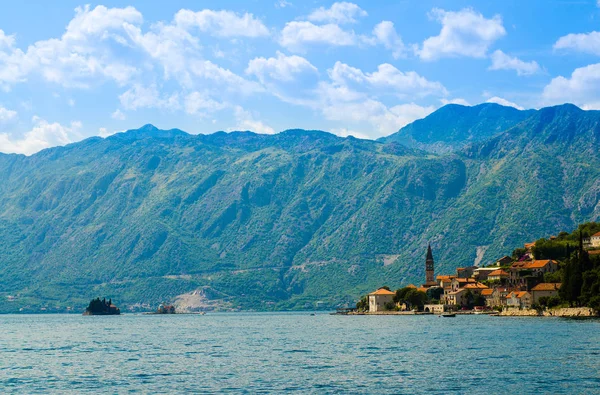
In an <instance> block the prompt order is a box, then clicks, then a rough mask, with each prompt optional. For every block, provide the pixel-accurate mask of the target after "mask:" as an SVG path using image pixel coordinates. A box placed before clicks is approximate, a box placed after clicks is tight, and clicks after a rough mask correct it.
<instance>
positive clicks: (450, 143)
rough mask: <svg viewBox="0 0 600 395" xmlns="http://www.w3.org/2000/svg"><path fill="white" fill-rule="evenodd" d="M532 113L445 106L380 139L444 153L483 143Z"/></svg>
mask: <svg viewBox="0 0 600 395" xmlns="http://www.w3.org/2000/svg"><path fill="white" fill-rule="evenodd" d="M533 113H535V111H534V110H526V111H522V110H517V109H516V108H513V107H504V106H501V105H499V104H495V103H483V104H479V105H476V106H472V107H469V106H462V105H459V104H448V105H446V106H444V107H442V108H440V109H439V110H437V111H436V112H434V113H433V114H431V115H429V116H428V117H426V118H424V119H419V120H417V121H415V122H413V123H411V124H408V125H406V126H405V127H403V128H402V129H400V130H399V131H398V132H397V133H394V134H392V135H390V136H387V137H383V138H381V139H380V140H381V141H384V142H397V143H400V144H403V145H405V146H407V147H412V148H419V149H422V150H425V151H429V152H435V153H438V154H445V153H449V152H452V151H456V150H457V149H460V148H463V147H464V146H465V145H467V144H469V143H476V142H481V141H484V140H487V139H488V138H490V137H493V136H495V135H497V134H499V133H501V132H503V131H505V130H507V129H510V128H511V127H513V126H515V125H517V124H518V123H519V122H522V121H524V120H525V119H527V118H529V117H530V116H531V115H533Z"/></svg>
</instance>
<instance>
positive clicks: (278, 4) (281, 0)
mask: <svg viewBox="0 0 600 395" xmlns="http://www.w3.org/2000/svg"><path fill="white" fill-rule="evenodd" d="M599 1H600V0H599ZM291 5H292V3H290V2H289V1H285V0H279V1H277V2H275V8H285V7H289V6H291Z"/></svg>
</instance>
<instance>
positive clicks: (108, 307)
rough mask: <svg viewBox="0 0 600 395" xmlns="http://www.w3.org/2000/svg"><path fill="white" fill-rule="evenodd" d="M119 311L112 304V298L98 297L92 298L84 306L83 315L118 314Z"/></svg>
mask: <svg viewBox="0 0 600 395" xmlns="http://www.w3.org/2000/svg"><path fill="white" fill-rule="evenodd" d="M119 314H121V311H120V310H119V308H118V307H117V306H115V305H113V304H112V300H111V299H109V300H108V302H107V301H106V299H102V300H100V298H96V299H92V301H91V302H90V304H89V305H88V307H86V309H85V312H84V313H83V315H119Z"/></svg>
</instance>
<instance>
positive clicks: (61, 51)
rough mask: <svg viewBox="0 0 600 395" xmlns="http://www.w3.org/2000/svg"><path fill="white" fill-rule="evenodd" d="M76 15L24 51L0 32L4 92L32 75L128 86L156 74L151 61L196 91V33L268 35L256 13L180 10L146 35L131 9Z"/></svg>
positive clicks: (76, 83)
mask: <svg viewBox="0 0 600 395" xmlns="http://www.w3.org/2000/svg"><path fill="white" fill-rule="evenodd" d="M75 11H76V14H75V16H74V18H73V19H72V20H71V21H70V22H69V24H68V26H67V27H66V29H65V32H64V34H63V35H62V36H61V37H60V38H53V39H48V40H42V41H38V42H36V43H34V44H33V45H31V46H29V47H28V48H27V50H26V51H25V52H24V51H23V50H21V49H19V48H17V47H16V46H15V45H16V40H15V37H14V36H10V35H6V34H5V33H4V32H3V31H1V30H0V88H2V89H4V90H7V89H9V88H10V87H11V86H12V85H14V84H16V83H19V82H23V81H26V80H27V79H28V77H29V76H31V75H33V74H35V75H39V76H41V77H42V78H43V79H44V80H46V81H49V82H53V83H56V84H60V85H63V86H65V87H76V88H88V87H90V86H93V85H98V84H100V83H102V82H104V81H105V80H108V81H114V82H115V83H117V84H118V85H119V86H127V85H131V84H133V83H137V82H139V81H141V80H143V79H142V78H141V74H145V73H152V72H153V69H154V64H153V62H158V63H159V65H160V66H162V67H163V71H164V77H165V78H166V79H169V78H171V77H175V78H176V79H177V81H178V82H179V83H181V84H182V85H183V86H185V87H188V88H193V87H194V85H195V84H196V85H197V84H202V81H196V79H195V78H194V77H195V75H194V73H192V72H191V71H190V67H192V66H191V63H192V62H193V61H196V62H197V61H199V60H203V57H202V54H201V52H200V50H201V45H200V41H199V38H198V37H197V36H196V35H194V32H195V31H201V32H206V33H207V34H210V35H213V36H216V37H227V38H231V37H238V36H242V37H259V36H266V35H269V30H268V29H267V28H266V26H265V25H264V24H263V23H262V22H261V21H260V20H258V19H256V18H255V17H254V16H253V15H252V14H247V13H246V14H243V15H238V14H236V13H234V12H231V11H225V10H222V11H213V10H202V11H198V12H193V11H189V10H180V11H179V12H177V14H175V16H174V19H173V21H172V22H171V23H163V22H159V23H155V24H152V25H150V30H149V31H148V32H144V31H142V23H143V17H142V14H141V13H140V12H139V11H137V10H136V9H135V8H133V7H125V8H107V7H104V6H97V7H95V8H93V9H92V8H90V7H89V6H85V7H84V8H81V7H80V8H77V9H76V10H75ZM140 55H141V56H140ZM148 58H149V59H148ZM148 60H150V62H149V61H148ZM215 70H216V69H215ZM238 82H239V80H235V81H233V82H232V84H236V83H238ZM247 85H248V84H244V85H243V86H247Z"/></svg>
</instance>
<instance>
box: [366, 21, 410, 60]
mask: <svg viewBox="0 0 600 395" xmlns="http://www.w3.org/2000/svg"><path fill="white" fill-rule="evenodd" d="M373 36H375V38H376V40H377V41H378V42H380V43H381V44H383V46H384V47H385V48H386V49H388V50H390V51H392V56H393V57H394V59H398V58H399V57H401V56H403V55H404V54H405V52H406V47H405V45H404V43H403V42H402V39H401V38H400V36H399V35H398V33H396V29H395V28H394V24H393V23H392V22H390V21H382V22H380V23H379V24H377V25H376V26H375V27H374V28H373Z"/></svg>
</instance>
